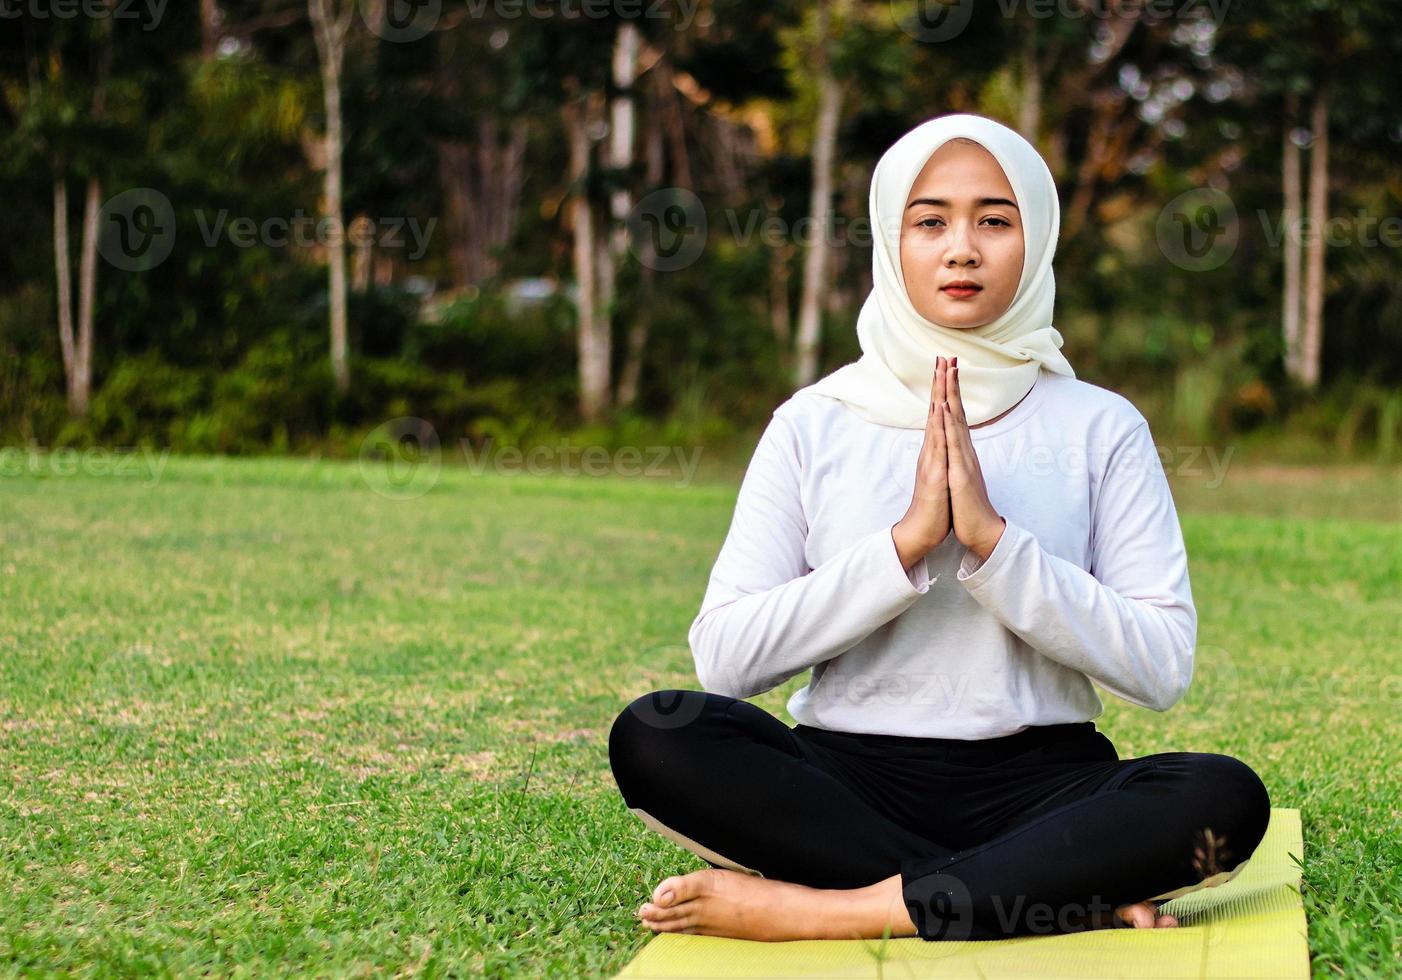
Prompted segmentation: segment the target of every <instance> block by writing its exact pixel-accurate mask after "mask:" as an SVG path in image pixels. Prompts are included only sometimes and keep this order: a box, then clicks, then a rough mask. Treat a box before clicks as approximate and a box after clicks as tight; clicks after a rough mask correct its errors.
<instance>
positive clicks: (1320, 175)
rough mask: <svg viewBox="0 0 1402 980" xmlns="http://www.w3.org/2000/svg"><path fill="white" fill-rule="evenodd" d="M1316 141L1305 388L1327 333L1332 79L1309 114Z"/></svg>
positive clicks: (1315, 372)
mask: <svg viewBox="0 0 1402 980" xmlns="http://www.w3.org/2000/svg"><path fill="white" fill-rule="evenodd" d="M1310 129H1311V131H1312V132H1313V133H1314V142H1313V143H1312V144H1311V145H1310V185H1309V219H1310V231H1311V232H1312V233H1311V235H1310V239H1309V242H1308V243H1307V245H1306V253H1305V263H1306V265H1305V319H1304V336H1303V337H1302V338H1301V343H1300V380H1301V381H1302V382H1303V383H1304V385H1305V387H1306V388H1314V387H1316V386H1317V385H1318V384H1319V351H1320V346H1321V341H1322V340H1323V337H1324V249H1325V246H1326V244H1327V243H1326V242H1325V227H1324V222H1325V221H1326V220H1327V219H1328V215H1329V83H1328V82H1327V81H1326V82H1323V83H1321V84H1320V86H1319V90H1318V91H1317V92H1316V93H1315V96H1314V111H1313V112H1312V113H1311V114H1310Z"/></svg>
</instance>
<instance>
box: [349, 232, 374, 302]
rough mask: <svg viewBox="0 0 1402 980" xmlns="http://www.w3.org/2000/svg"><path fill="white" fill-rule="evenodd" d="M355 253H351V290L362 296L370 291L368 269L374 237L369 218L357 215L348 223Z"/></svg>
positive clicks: (371, 257)
mask: <svg viewBox="0 0 1402 980" xmlns="http://www.w3.org/2000/svg"><path fill="white" fill-rule="evenodd" d="M350 230H351V234H352V237H353V238H354V239H355V245H354V248H355V251H354V252H352V253H351V289H352V290H353V291H355V292H356V293H359V294H362V295H363V294H364V293H366V292H367V291H368V290H369V289H370V269H371V266H372V265H373V260H374V254H375V236H374V232H373V225H371V224H370V216H369V215H367V214H358V215H356V216H355V220H353V221H352V222H351V223H350Z"/></svg>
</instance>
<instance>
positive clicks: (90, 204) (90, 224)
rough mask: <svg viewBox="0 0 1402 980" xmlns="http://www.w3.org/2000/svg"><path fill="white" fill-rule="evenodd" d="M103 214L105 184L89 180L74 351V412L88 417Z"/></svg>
mask: <svg viewBox="0 0 1402 980" xmlns="http://www.w3.org/2000/svg"><path fill="white" fill-rule="evenodd" d="M101 214H102V182H101V181H100V180H98V179H97V178H96V177H89V178H88V196H87V201H86V203H85V205H84V207H83V245H82V251H81V252H79V254H78V345H77V348H76V349H75V350H74V352H73V353H74V359H73V364H74V368H73V377H74V396H73V399H72V401H71V402H70V408H71V409H72V411H73V414H75V415H86V414H87V411H88V400H89V397H90V396H91V394H92V348H93V322H94V320H95V319H96V316H97V238H98V224H97V223H98V219H99V217H101Z"/></svg>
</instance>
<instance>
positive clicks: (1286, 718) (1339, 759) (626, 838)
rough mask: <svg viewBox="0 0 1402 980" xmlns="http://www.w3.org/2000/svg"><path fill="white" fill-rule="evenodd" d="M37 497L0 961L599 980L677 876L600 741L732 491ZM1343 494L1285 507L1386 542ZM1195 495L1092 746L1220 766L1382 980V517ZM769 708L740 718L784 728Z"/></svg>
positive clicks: (22, 526) (170, 489)
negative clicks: (1188, 680) (1160, 591)
mask: <svg viewBox="0 0 1402 980" xmlns="http://www.w3.org/2000/svg"><path fill="white" fill-rule="evenodd" d="M40 470H41V472H40V474H38V475H5V476H3V477H0V540H3V545H4V547H3V553H0V754H3V759H4V762H5V765H4V769H3V774H4V779H3V781H0V969H3V970H5V971H7V972H11V973H16V974H19V973H24V974H33V973H75V974H86V975H97V974H110V973H122V974H128V973H138V972H140V973H156V974H168V975H176V974H190V973H196V972H200V971H210V972H213V973H215V974H221V975H223V974H232V973H240V972H242V973H252V974H266V973H269V972H277V973H280V974H282V973H296V974H311V973H315V974H317V975H355V974H363V975H371V974H373V975H383V974H392V973H404V974H409V973H416V972H421V973H422V974H424V975H430V976H431V975H443V974H457V975H462V974H485V975H490V976H506V975H522V976H543V975H551V976H571V977H573V976H607V975H611V974H612V973H613V972H615V971H617V970H618V969H619V968H621V967H622V965H623V964H624V963H626V962H627V961H628V960H629V959H630V958H631V957H632V955H633V954H634V953H635V952H636V951H637V950H638V949H640V948H641V947H642V945H643V944H644V943H645V942H646V941H647V940H648V939H649V938H650V936H651V934H650V933H648V932H647V931H646V930H645V929H643V928H642V927H641V926H639V925H637V923H636V922H635V920H634V919H633V918H632V912H633V910H634V909H635V908H636V907H637V906H638V904H639V903H640V902H641V901H642V900H643V898H644V897H645V896H646V894H647V893H648V892H649V891H650V890H651V888H652V886H653V885H654V884H655V883H656V882H657V881H658V880H659V879H660V878H662V877H665V876H666V875H669V874H675V873H678V872H684V871H689V870H693V869H695V868H699V867H704V866H705V865H704V864H703V863H702V862H701V861H700V859H699V858H696V857H694V856H693V855H691V854H689V853H688V852H686V851H683V850H681V849H680V848H677V847H676V846H674V845H673V844H671V843H670V842H667V841H665V840H663V839H661V838H660V837H658V836H656V835H652V834H650V833H648V832H647V831H646V830H645V828H644V827H643V826H642V824H641V823H640V822H639V821H638V820H637V819H636V817H634V816H633V815H632V814H630V813H628V812H627V810H626V809H625V808H624V806H623V803H622V801H621V799H620V798H619V797H618V795H617V793H616V790H615V787H614V784H613V780H612V776H611V774H610V771H609V768H608V760H607V757H606V751H605V738H606V735H607V732H608V726H609V725H610V724H611V722H612V720H613V718H614V716H615V715H616V714H617V712H618V711H619V710H621V708H622V707H623V705H624V704H625V703H626V702H627V701H628V700H629V699H630V698H632V697H633V696H635V695H637V694H641V693H643V692H645V691H647V690H651V689H653V688H656V687H660V686H691V687H694V686H696V679H695V675H694V673H693V671H692V664H691V658H690V654H689V651H688V649H687V646H686V627H687V626H688V625H689V623H690V620H691V617H692V616H693V615H694V613H695V610H696V608H697V607H698V605H699V603H700V599H701V594H702V592H703V590H704V587H705V582H706V576H707V573H708V571H709V569H710V564H711V562H712V560H713V559H714V557H715V553H716V550H717V549H718V547H719V545H720V541H721V539H722V537H723V536H724V533H725V530H726V527H727V525H728V522H729V519H730V508H731V505H732V504H733V501H734V493H735V484H734V482H733V480H728V479H726V480H722V479H719V478H716V479H708V480H705V481H703V482H698V483H694V484H692V485H689V486H684V487H678V486H676V485H675V482H676V481H675V479H674V478H670V479H669V478H663V479H654V480H648V479H633V480H628V479H623V478H615V477H603V478H590V477H579V478H573V479H571V478H567V477H561V476H550V475H545V476H530V475H525V474H509V475H503V474H495V475H492V474H488V475H474V474H472V473H470V472H467V471H466V470H464V469H462V468H461V467H450V468H447V469H445V470H444V471H443V473H442V474H441V478H440V479H439V481H438V482H437V484H436V485H435V486H434V487H433V489H432V491H431V492H429V493H428V494H426V495H424V496H421V497H417V498H415V499H407V500H401V499H393V498H391V497H387V496H384V495H381V494H378V493H375V492H372V490H371V489H369V488H368V487H367V485H366V484H365V482H363V480H362V478H361V474H360V472H359V470H358V469H357V467H356V466H355V464H353V463H344V462H321V463H312V462H307V461H298V460H273V459H266V460H260V459H252V460H220V459H201V458H189V459H177V458H172V459H170V460H169V461H168V464H167V465H166V467H165V469H164V471H163V472H162V473H161V475H160V478H159V479H158V480H150V479H145V478H144V477H145V474H144V473H143V474H137V475H125V476H120V475H107V476H103V475H91V474H90V475H74V476H61V475H55V474H54V473H53V471H52V470H51V469H50V470H46V469H44V468H43V467H40ZM1379 479H1380V480H1382V482H1381V483H1378V484H1375V485H1370V486H1371V487H1372V489H1369V490H1365V491H1363V492H1361V494H1360V492H1359V491H1358V490H1357V487H1356V485H1357V479H1356V477H1353V476H1350V477H1347V478H1346V479H1344V480H1342V481H1338V480H1335V481H1334V482H1333V483H1330V481H1329V479H1328V478H1327V476H1326V477H1323V478H1321V480H1320V481H1319V482H1318V483H1317V484H1316V486H1317V487H1319V488H1325V487H1327V490H1326V489H1317V490H1316V492H1314V493H1310V494H1306V495H1305V496H1306V497H1307V498H1308V499H1309V500H1313V501H1315V502H1316V503H1317V502H1318V501H1320V500H1326V499H1327V500H1333V501H1336V502H1338V507H1339V508H1341V509H1342V510H1343V512H1345V513H1352V514H1354V516H1355V517H1357V516H1359V515H1360V514H1362V515H1366V516H1371V517H1373V518H1376V517H1380V516H1382V517H1385V516H1388V515H1389V514H1390V513H1391V511H1390V510H1389V508H1390V507H1393V506H1395V501H1387V500H1384V501H1383V502H1382V503H1381V504H1380V505H1379V503H1378V501H1377V500H1376V499H1375V498H1376V496H1377V494H1378V493H1382V494H1384V495H1385V494H1386V493H1388V492H1389V490H1388V488H1389V487H1395V483H1390V482H1388V481H1389V480H1391V479H1392V477H1391V476H1390V475H1389V474H1387V473H1384V474H1382V475H1381V476H1380V477H1379ZM1248 482H1249V481H1248ZM1223 486H1226V484H1224V485H1223ZM1379 488H1381V489H1379ZM1217 490H1221V488H1220V487H1219V488H1213V489H1211V490H1208V489H1203V490H1202V491H1201V492H1196V491H1193V490H1191V489H1189V490H1186V491H1184V527H1185V532H1186V535H1187V538H1188V545H1189V550H1190V553H1191V555H1192V562H1193V563H1192V575H1193V585H1194V592H1195V596H1196V598H1197V601H1198V606H1199V612H1200V614H1201V621H1202V625H1201V634H1200V641H1201V646H1200V650H1199V661H1198V677H1197V679H1196V682H1195V685H1194V688H1193V690H1192V691H1191V692H1190V694H1189V695H1188V698H1187V699H1186V700H1185V701H1184V702H1183V703H1182V704H1180V705H1179V706H1177V707H1175V708H1174V709H1173V710H1172V711H1171V712H1170V713H1168V714H1162V715H1161V714H1156V713H1153V712H1149V711H1145V710H1142V709H1138V708H1135V707H1133V706H1130V705H1127V704H1124V703H1123V702H1120V701H1118V700H1116V699H1114V698H1112V697H1110V696H1109V695H1105V696H1104V697H1105V700H1106V705H1107V711H1106V714H1105V715H1104V716H1102V718H1101V719H1099V721H1098V724H1099V725H1100V726H1101V727H1102V729H1103V730H1105V731H1106V732H1107V733H1108V734H1109V735H1110V736H1111V737H1112V739H1113V740H1114V741H1115V743H1116V744H1117V746H1118V747H1119V748H1120V751H1121V755H1123V756H1130V755H1143V754H1147V753H1151V752H1155V751H1166V750H1170V749H1192V750H1200V751H1222V752H1230V753H1232V754H1236V755H1238V756H1240V757H1242V758H1243V759H1246V760H1247V761H1249V762H1250V763H1251V764H1252V765H1253V766H1255V767H1256V768H1257V769H1258V771H1259V772H1260V773H1261V774H1262V776H1263V777H1264V778H1265V780H1266V782H1267V785H1268V786H1269V787H1270V790H1271V795H1272V800H1273V802H1274V804H1275V805H1277V806H1289V807H1299V808H1300V809H1301V810H1302V811H1303V817H1304V827H1305V837H1306V856H1305V884H1306V889H1305V901H1306V905H1307V909H1308V915H1309V923H1310V925H1309V930H1310V933H1309V939H1310V948H1311V950H1312V954H1313V969H1314V972H1315V974H1316V975H1319V976H1336V975H1337V976H1368V975H1376V976H1383V975H1387V974H1389V973H1391V972H1392V971H1393V970H1394V969H1395V966H1396V963H1397V962H1398V958H1399V956H1402V939H1400V938H1399V937H1400V936H1402V918H1400V917H1399V912H1398V909H1399V907H1402V843H1399V837H1398V830H1399V815H1398V811H1399V801H1398V792H1397V785H1396V773H1397V771H1398V769H1399V765H1398V764H1399V753H1398V750H1397V745H1398V737H1399V734H1402V733H1399V730H1398V726H1397V722H1396V719H1397V717H1398V714H1399V710H1398V709H1399V707H1402V650H1399V624H1402V600H1399V596H1398V583H1399V580H1402V525H1398V524H1395V523H1389V522H1386V521H1381V520H1356V519H1342V518H1340V517H1338V516H1333V517H1329V516H1321V517H1314V518H1311V519H1293V518H1290V517H1286V516H1280V513H1276V514H1275V516H1270V515H1271V514H1272V513H1273V512H1283V513H1287V514H1288V513H1290V512H1291V510H1290V508H1291V507H1293V506H1295V504H1294V503H1292V502H1291V501H1292V500H1294V499H1295V498H1292V497H1290V496H1289V494H1290V493H1295V492H1297V491H1298V490H1299V487H1298V485H1297V484H1296V482H1294V481H1284V485H1282V484H1281V483H1280V482H1279V481H1278V482H1277V483H1275V484H1273V483H1271V482H1270V481H1269V480H1264V481H1260V482H1259V483H1258V484H1257V485H1255V488H1254V489H1251V488H1249V487H1246V486H1245V485H1241V486H1237V485H1234V489H1233V490H1232V492H1231V493H1230V494H1228V493H1226V492H1222V493H1218V492H1216V491H1217ZM1176 492H1177V491H1176ZM1189 498H1191V500H1190V499H1189ZM1369 508H1371V510H1370V509H1369ZM1325 510H1326V511H1328V508H1325ZM1328 512H1330V513H1332V511H1328ZM1314 513H1316V514H1318V513H1320V511H1318V510H1316V511H1314ZM801 682H802V681H801V678H795V679H794V680H792V681H791V682H790V683H789V684H786V685H785V686H784V687H783V688H782V689H780V690H777V691H772V692H769V693H768V694H766V695H764V696H763V697H761V698H758V699H756V703H758V704H760V705H761V706H763V707H765V708H767V709H769V710H771V711H774V712H775V713H777V714H778V715H779V716H780V717H783V718H785V719H786V720H790V722H791V719H788V718H787V715H785V714H784V712H783V704H784V701H785V699H786V697H787V695H788V693H789V692H791V691H792V690H793V689H794V688H795V687H796V686H798V685H799V684H801Z"/></svg>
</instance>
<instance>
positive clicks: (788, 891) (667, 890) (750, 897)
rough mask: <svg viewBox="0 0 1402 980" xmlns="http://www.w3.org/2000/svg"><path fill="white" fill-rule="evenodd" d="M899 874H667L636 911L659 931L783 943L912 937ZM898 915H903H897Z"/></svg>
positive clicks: (708, 871)
mask: <svg viewBox="0 0 1402 980" xmlns="http://www.w3.org/2000/svg"><path fill="white" fill-rule="evenodd" d="M899 882H900V878H899V876H897V877H896V878H895V884H894V887H893V886H892V885H891V882H889V881H888V882H882V883H879V884H877V885H872V886H869V887H867V888H852V889H828V888H809V887H808V886H806V885H796V884H793V883H792V882H787V881H778V880H775V879H772V878H761V877H758V876H757V875H749V874H744V873H742V872H739V871H729V870H727V869H724V868H706V869H704V870H701V871H693V872H691V873H690V874H685V875H674V876H673V877H670V878H664V879H663V880H662V881H661V882H660V883H659V884H658V886H657V887H656V888H655V889H653V893H652V901H650V902H644V903H643V905H642V906H641V907H640V908H639V909H638V911H637V916H638V918H639V919H640V920H641V921H642V923H643V925H645V926H647V927H648V928H649V929H651V930H652V931H653V932H680V933H686V934H688V935H701V936H725V937H728V938H731V939H756V940H761V941H765V942H785V941H789V940H795V939H853V938H872V937H880V936H881V935H882V934H883V932H885V931H886V930H887V929H889V930H890V934H891V935H892V936H902V935H905V936H913V935H915V926H914V924H913V923H912V922H911V921H910V916H909V914H908V913H907V912H906V911H905V908H904V906H903V905H902V904H901V903H900V901H899V897H900V885H899ZM893 916H896V917H898V918H896V919H893V918H892V917H893Z"/></svg>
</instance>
